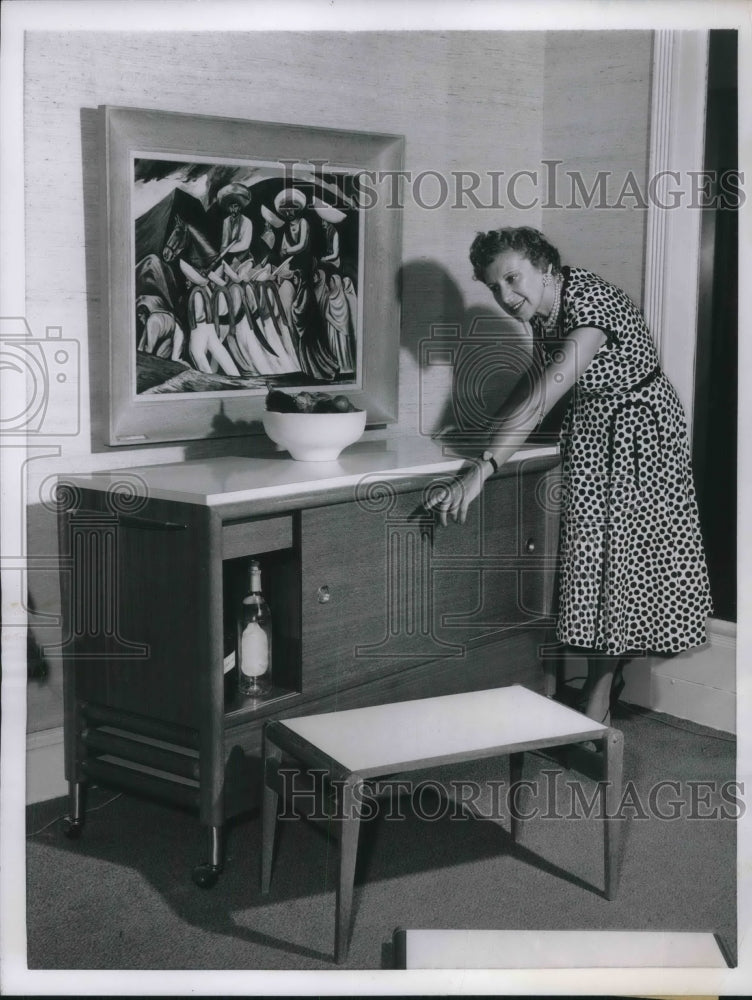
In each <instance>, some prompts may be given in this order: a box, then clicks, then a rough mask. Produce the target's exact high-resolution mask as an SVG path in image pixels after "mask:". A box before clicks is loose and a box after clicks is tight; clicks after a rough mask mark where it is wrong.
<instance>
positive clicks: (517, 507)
mask: <svg viewBox="0 0 752 1000" xmlns="http://www.w3.org/2000/svg"><path fill="white" fill-rule="evenodd" d="M556 482H557V478H556V471H555V470H545V469H544V470H541V469H540V468H539V464H538V463H536V464H535V465H534V466H533V468H531V469H527V468H526V467H525V464H524V463H523V464H520V465H519V466H517V467H515V468H514V469H513V470H511V471H510V473H509V474H508V475H505V476H500V477H498V478H495V479H492V480H490V481H489V482H488V483H487V484H486V487H485V488H484V490H483V493H482V495H481V497H480V498H479V499H478V501H477V502H476V503H475V504H474V505H473V507H471V509H470V512H469V515H468V521H467V523H466V525H465V527H464V528H462V529H457V527H456V526H450V527H449V528H447V529H446V532H445V533H443V532H442V533H438V534H437V535H436V541H435V544H434V558H433V567H434V570H433V591H434V596H435V602H436V615H437V622H436V630H437V635H439V636H441V637H442V638H443V639H445V640H447V641H454V642H463V643H466V644H468V643H469V644H472V643H477V642H482V641H487V639H488V638H490V637H491V636H493V635H495V634H497V633H503V632H506V631H508V630H510V629H519V628H521V627H536V628H537V627H541V628H545V627H547V626H548V625H549V624H550V623H549V621H548V620H547V616H549V615H550V613H551V603H552V592H553V577H554V573H555V566H556V549H557V541H558V539H557V535H558V524H557V495H556ZM466 529H469V534H470V536H471V538H472V541H473V543H474V544H473V545H470V544H469V539H468V542H467V543H466V544H465V545H464V546H460V545H458V544H457V542H456V540H455V533H456V532H457V531H458V530H459V531H465V530H466ZM439 531H440V529H439Z"/></svg>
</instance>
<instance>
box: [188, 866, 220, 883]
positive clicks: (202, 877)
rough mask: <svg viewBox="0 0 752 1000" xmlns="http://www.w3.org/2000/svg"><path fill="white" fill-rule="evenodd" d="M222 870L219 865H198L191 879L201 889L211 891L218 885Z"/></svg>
mask: <svg viewBox="0 0 752 1000" xmlns="http://www.w3.org/2000/svg"><path fill="white" fill-rule="evenodd" d="M221 871H222V869H221V868H220V867H219V866H218V865H210V864H203V865H196V867H195V868H194V869H193V871H192V872H191V878H192V879H193V881H194V882H195V883H196V885H197V886H198V887H199V889H211V888H212V887H213V886H215V885H216V884H217V879H218V878H219V874H220V872H221Z"/></svg>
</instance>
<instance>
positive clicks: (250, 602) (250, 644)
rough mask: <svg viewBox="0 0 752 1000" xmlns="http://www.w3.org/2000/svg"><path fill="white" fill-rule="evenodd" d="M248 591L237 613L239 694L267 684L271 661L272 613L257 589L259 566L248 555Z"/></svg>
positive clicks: (255, 691) (260, 689) (262, 689)
mask: <svg viewBox="0 0 752 1000" xmlns="http://www.w3.org/2000/svg"><path fill="white" fill-rule="evenodd" d="M249 576H250V580H249V588H248V593H247V594H246V595H245V597H244V598H243V600H242V603H241V605H240V611H239V613H238V634H237V645H236V651H235V652H236V661H237V668H238V688H239V690H240V693H241V694H242V695H249V696H250V697H252V698H258V697H259V696H260V695H262V694H263V693H264V692H265V691H266V690H267V688H268V687H269V675H270V673H271V665H272V616H271V612H270V611H269V605H268V604H267V603H266V601H265V600H264V596H263V594H262V592H261V566H260V565H259V563H258V560H256V559H252V560H251V563H250V566H249Z"/></svg>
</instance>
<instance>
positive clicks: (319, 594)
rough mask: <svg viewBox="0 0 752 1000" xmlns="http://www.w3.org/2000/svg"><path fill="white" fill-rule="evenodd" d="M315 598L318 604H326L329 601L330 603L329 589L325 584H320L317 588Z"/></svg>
mask: <svg viewBox="0 0 752 1000" xmlns="http://www.w3.org/2000/svg"><path fill="white" fill-rule="evenodd" d="M316 598H317V600H318V602H319V604H328V603H329V601H331V599H332V595H331V592H330V590H329V588H328V587H327V585H326V584H325V583H324V584H322V585H321V586H320V587H319V589H318V590H317V591H316Z"/></svg>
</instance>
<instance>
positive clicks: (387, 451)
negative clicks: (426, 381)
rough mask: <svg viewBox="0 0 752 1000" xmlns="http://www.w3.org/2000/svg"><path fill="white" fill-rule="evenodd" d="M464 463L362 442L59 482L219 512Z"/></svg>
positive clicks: (540, 452)
mask: <svg viewBox="0 0 752 1000" xmlns="http://www.w3.org/2000/svg"><path fill="white" fill-rule="evenodd" d="M557 451H558V449H557V448H556V447H555V446H544V445H539V446H532V447H529V448H526V449H523V450H521V451H519V452H517V454H516V455H514V457H513V459H512V462H520V461H524V460H526V459H532V458H542V457H545V456H548V455H556V454H557ZM461 464H462V458H461V457H460V456H459V455H458V454H457V453H456V452H453V451H451V450H450V449H449V448H447V447H446V446H442V445H441V444H438V443H436V442H435V441H431V440H428V439H423V438H409V439H394V440H377V441H359V442H358V443H357V444H354V445H352V446H351V447H349V448H346V449H345V451H343V452H342V454H341V455H340V456H339V458H338V459H337V460H336V461H334V462H296V461H294V460H293V459H291V458H290V456H289V455H288V454H287V452H279V453H276V454H271V455H267V456H265V457H254V458H249V457H242V456H226V457H222V458H209V459H192V460H189V461H185V462H176V463H170V464H164V465H145V466H134V467H132V468H127V469H112V470H106V471H101V472H91V473H87V474H85V475H64V476H61V477H60V479H61V481H63V482H66V483H72V484H74V485H77V486H79V487H82V488H85V489H92V490H101V491H102V492H108V491H110V490H118V489H123V490H127V491H129V492H133V493H135V494H136V495H137V496H148V497H153V498H155V499H160V500H177V501H182V502H184V503H198V504H203V505H205V506H208V507H215V506H221V505H224V504H232V503H243V502H246V501H255V500H269V499H274V498H280V497H291V496H297V495H299V494H306V493H311V492H320V491H323V490H328V489H335V488H342V487H348V486H351V485H352V486H357V485H358V484H359V483H362V484H363V485H367V484H368V483H371V482H374V483H376V482H378V481H379V480H389V481H395V480H399V479H400V478H408V477H414V476H416V475H422V474H425V475H427V476H428V475H441V474H446V473H452V472H454V471H456V470H457V469H458V468H459V467H460V465H461Z"/></svg>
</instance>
